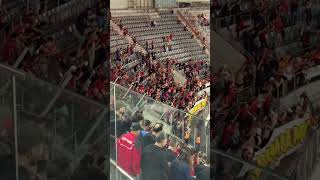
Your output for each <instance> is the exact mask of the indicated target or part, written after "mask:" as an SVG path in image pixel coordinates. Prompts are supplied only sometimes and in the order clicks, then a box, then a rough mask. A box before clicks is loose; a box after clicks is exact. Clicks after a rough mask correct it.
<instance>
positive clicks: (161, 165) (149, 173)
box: [141, 132, 169, 180]
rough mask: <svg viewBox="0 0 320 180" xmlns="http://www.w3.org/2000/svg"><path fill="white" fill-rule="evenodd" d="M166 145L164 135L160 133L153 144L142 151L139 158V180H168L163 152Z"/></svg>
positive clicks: (165, 155)
mask: <svg viewBox="0 0 320 180" xmlns="http://www.w3.org/2000/svg"><path fill="white" fill-rule="evenodd" d="M166 144H167V137H166V134H165V133H163V132H160V133H159V134H158V136H157V137H156V140H155V144H151V145H148V146H147V147H145V148H144V149H143V153H142V158H141V180H150V179H154V180H168V175H169V166H168V161H167V154H166V152H165V150H164V148H165V146H166Z"/></svg>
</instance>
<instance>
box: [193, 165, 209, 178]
mask: <svg viewBox="0 0 320 180" xmlns="http://www.w3.org/2000/svg"><path fill="white" fill-rule="evenodd" d="M194 171H195V174H196V177H197V180H209V179H210V167H207V166H204V165H203V164H200V165H198V166H197V167H195V169H194Z"/></svg>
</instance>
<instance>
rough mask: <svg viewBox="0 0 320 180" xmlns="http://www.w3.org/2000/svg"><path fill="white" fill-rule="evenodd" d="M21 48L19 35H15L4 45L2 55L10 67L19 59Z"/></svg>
mask: <svg viewBox="0 0 320 180" xmlns="http://www.w3.org/2000/svg"><path fill="white" fill-rule="evenodd" d="M18 52H19V46H18V40H17V34H16V33H13V34H11V35H10V38H9V39H8V40H7V41H6V42H5V43H4V46H3V47H2V51H1V55H2V57H3V61H4V62H7V63H8V64H9V65H13V64H14V62H15V60H16V59H17V57H18Z"/></svg>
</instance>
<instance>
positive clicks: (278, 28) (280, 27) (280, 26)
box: [274, 15, 285, 42]
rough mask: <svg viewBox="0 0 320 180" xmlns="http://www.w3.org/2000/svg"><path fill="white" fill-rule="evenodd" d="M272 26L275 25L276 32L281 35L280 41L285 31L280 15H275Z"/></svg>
mask: <svg viewBox="0 0 320 180" xmlns="http://www.w3.org/2000/svg"><path fill="white" fill-rule="evenodd" d="M274 26H275V30H276V32H277V33H279V34H280V35H281V42H282V40H283V39H284V38H285V32H284V24H283V20H282V18H281V16H280V15H278V16H277V18H276V20H275V24H274Z"/></svg>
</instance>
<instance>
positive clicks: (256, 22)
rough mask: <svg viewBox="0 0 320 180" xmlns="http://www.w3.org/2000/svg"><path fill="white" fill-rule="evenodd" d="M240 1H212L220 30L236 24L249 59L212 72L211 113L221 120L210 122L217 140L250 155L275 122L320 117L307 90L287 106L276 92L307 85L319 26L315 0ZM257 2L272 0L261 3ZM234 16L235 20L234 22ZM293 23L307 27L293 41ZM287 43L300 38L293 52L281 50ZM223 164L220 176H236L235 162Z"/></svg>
mask: <svg viewBox="0 0 320 180" xmlns="http://www.w3.org/2000/svg"><path fill="white" fill-rule="evenodd" d="M219 2H220V1H219ZM241 2H242V1H241ZM241 2H234V3H225V4H219V3H218V2H217V1H215V3H214V7H213V8H214V9H216V11H215V16H216V18H217V19H218V20H219V23H218V25H217V26H218V27H215V28H216V29H217V31H219V30H218V29H219V28H225V27H226V29H228V30H229V31H232V30H234V32H235V33H234V34H236V38H235V39H234V40H235V41H237V42H239V44H240V45H241V46H242V47H243V49H244V50H246V52H248V56H247V57H248V61H247V62H246V63H245V65H243V66H242V68H241V69H240V70H239V71H238V73H237V74H233V73H232V72H231V70H230V69H229V68H228V66H224V67H223V68H221V69H220V71H218V72H215V73H214V74H213V83H212V84H213V87H214V91H213V92H212V94H214V95H215V96H214V97H213V99H214V103H213V104H214V107H215V108H214V110H213V114H212V116H213V118H214V119H215V121H214V122H216V123H214V124H213V125H212V126H211V128H212V131H211V133H212V134H211V135H212V139H214V142H215V143H212V145H213V146H214V144H215V145H216V147H217V148H219V149H221V150H223V151H226V152H232V153H233V154H236V155H237V156H239V157H242V158H243V159H245V160H249V161H251V160H253V158H254V155H255V152H257V151H258V150H260V149H261V148H263V147H264V146H265V145H266V144H267V143H268V142H269V140H270V137H271V135H272V132H273V130H274V129H275V128H277V127H279V126H281V125H284V124H286V123H288V122H290V121H292V120H295V119H297V118H303V117H309V118H311V119H314V120H317V119H318V117H317V116H316V115H315V114H314V111H313V110H312V109H313V106H312V104H311V102H310V99H309V98H308V95H307V94H306V93H302V94H301V95H300V99H299V100H298V103H297V104H293V105H291V106H290V108H288V109H286V110H280V109H279V105H278V101H277V98H278V97H282V96H284V95H285V94H287V93H288V92H290V91H293V90H295V88H297V87H301V86H303V85H305V83H306V74H305V71H306V70H308V69H309V68H311V67H314V66H317V65H319V60H320V50H319V46H318V45H317V44H313V43H312V41H311V39H312V38H314V37H316V36H317V28H318V27H317V25H316V23H317V22H315V20H316V19H314V18H312V13H314V11H311V7H312V3H314V2H312V1H309V0H307V1H303V2H302V3H301V2H300V1H295V0H291V1H279V2H278V3H276V4H272V3H271V2H270V4H268V3H267V2H269V1H250V2H249V1H248V2H247V3H248V4H246V2H242V3H241ZM256 3H267V4H265V6H257V4H256ZM301 4H302V6H301ZM245 7H247V9H246V10H244V8H245ZM256 7H259V8H256ZM301 8H303V10H304V11H301ZM298 11H299V12H304V16H305V18H306V19H305V22H299V21H298V18H297V13H298ZM245 15H247V16H248V15H249V16H251V17H252V18H251V20H252V21H250V20H248V19H245V18H244V17H246V16H245ZM233 19H234V20H235V21H234V22H235V24H232V22H233V21H232V20H233ZM232 25H235V26H232ZM294 25H301V26H302V27H304V30H303V31H302V33H301V34H302V36H299V35H298V36H297V38H295V39H293V40H292V41H293V42H284V39H285V38H286V36H287V35H288V34H286V32H285V30H284V29H285V28H286V27H290V26H294ZM233 27H234V29H233ZM311 30H312V31H311ZM307 31H309V32H307ZM289 33H290V31H289ZM273 35H275V36H273ZM286 43H289V44H290V43H297V46H296V47H294V48H290V50H292V49H294V50H293V51H294V52H291V51H288V52H285V54H283V53H279V49H280V48H281V46H285V45H286ZM246 93H247V94H246ZM283 93H284V94H283ZM229 165H230V164H229ZM221 167H224V168H225V169H223V170H221V171H219V172H217V174H216V177H219V178H230V177H232V176H231V175H230V172H232V171H233V170H232V167H229V166H228V165H222V166H221Z"/></svg>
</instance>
